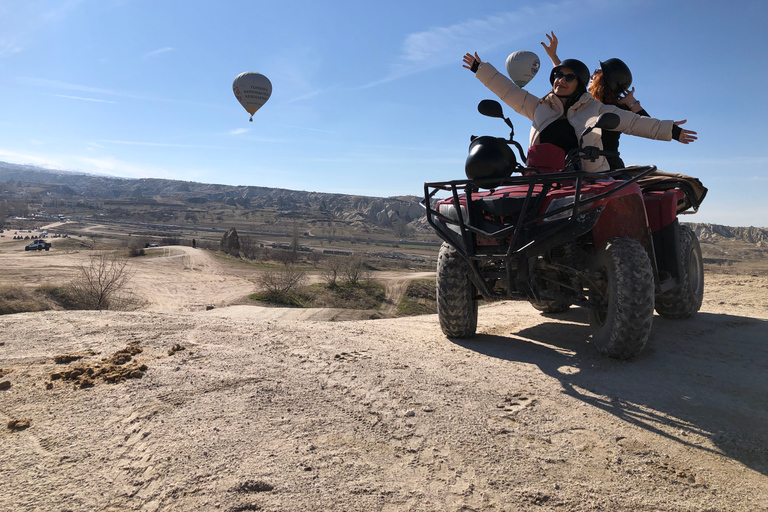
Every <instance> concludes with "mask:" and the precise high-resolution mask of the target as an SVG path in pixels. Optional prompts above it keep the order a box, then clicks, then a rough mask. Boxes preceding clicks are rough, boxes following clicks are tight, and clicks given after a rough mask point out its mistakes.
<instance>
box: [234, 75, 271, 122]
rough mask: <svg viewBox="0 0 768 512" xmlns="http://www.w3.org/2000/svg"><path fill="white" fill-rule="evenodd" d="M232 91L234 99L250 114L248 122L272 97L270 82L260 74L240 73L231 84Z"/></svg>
mask: <svg viewBox="0 0 768 512" xmlns="http://www.w3.org/2000/svg"><path fill="white" fill-rule="evenodd" d="M232 90H233V91H234V93H235V98H237V101H239V102H240V104H241V105H242V106H243V108H244V109H245V110H246V111H248V113H249V114H251V119H250V121H253V114H255V113H256V111H257V110H259V109H260V108H261V107H262V105H264V104H265V103H266V102H267V100H268V99H269V97H270V96H271V95H272V82H270V81H269V78H267V77H265V76H264V75H262V74H261V73H253V72H251V71H248V72H246V73H240V74H239V75H237V77H236V78H235V81H234V82H232Z"/></svg>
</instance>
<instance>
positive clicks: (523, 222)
mask: <svg viewBox="0 0 768 512" xmlns="http://www.w3.org/2000/svg"><path fill="white" fill-rule="evenodd" d="M521 170H524V171H526V172H534V173H535V174H531V175H528V176H515V177H510V178H504V179H498V178H494V179H487V180H454V181H444V182H428V183H425V184H424V200H423V201H422V203H421V204H422V206H423V207H424V208H425V210H426V215H427V222H429V224H430V225H431V226H432V228H434V230H435V232H436V233H437V234H438V236H439V237H440V238H442V239H443V240H444V241H445V242H447V243H448V244H450V245H451V246H453V247H454V248H455V249H456V250H457V251H458V253H459V254H460V255H461V256H462V257H463V258H464V259H466V261H467V263H468V266H469V268H470V270H471V273H470V277H471V278H472V281H473V282H474V283H475V285H476V286H477V289H478V291H479V292H480V293H481V294H482V295H483V296H485V297H487V298H493V297H500V296H501V294H499V293H498V292H495V291H493V290H492V289H491V287H489V286H488V283H487V282H486V280H485V278H483V276H482V273H481V271H480V268H479V263H480V262H482V261H483V260H485V261H488V260H497V261H498V260H503V262H504V267H505V270H506V272H505V274H506V275H505V278H506V284H507V286H506V289H507V294H508V295H510V296H511V295H513V294H520V293H523V292H522V291H521V290H519V288H518V286H516V285H515V283H516V282H517V283H519V284H520V285H522V286H523V287H524V288H525V293H526V294H527V295H529V296H532V297H535V298H539V297H540V296H541V294H540V293H539V292H538V290H537V287H536V286H534V284H533V283H532V282H531V279H532V276H531V275H530V271H529V268H528V261H529V259H530V258H532V257H535V256H537V255H539V254H543V253H545V252H546V251H548V250H550V249H552V248H554V247H558V246H560V245H563V244H565V243H566V242H569V241H572V240H575V239H576V238H578V237H579V236H581V235H583V234H585V233H588V232H589V231H590V230H591V229H592V228H593V227H594V226H595V224H596V223H597V221H598V219H599V218H600V212H601V211H602V206H597V207H594V206H593V204H594V203H595V202H597V201H600V200H602V199H605V198H607V197H609V196H611V195H613V194H615V193H616V192H618V191H620V190H622V189H624V188H626V187H628V186H630V185H632V184H633V183H635V182H637V181H638V180H639V179H641V178H643V177H645V176H647V175H649V174H651V173H652V172H654V171H655V170H656V167H655V166H653V165H649V166H646V167H645V168H643V170H642V171H640V172H638V173H637V174H636V175H635V176H633V177H632V178H631V179H627V180H620V181H618V180H617V181H616V186H614V187H612V188H611V189H610V190H608V191H606V192H603V193H601V194H598V195H595V196H592V197H589V198H586V199H584V200H582V199H581V191H582V188H583V183H584V180H588V181H598V180H605V179H606V178H611V177H614V176H619V175H621V174H622V172H623V171H622V170H621V169H618V170H615V171H609V172H603V173H590V172H586V171H570V172H559V173H550V174H541V173H539V172H538V171H537V170H536V169H521ZM564 182H565V183H568V182H573V183H574V185H575V193H574V202H573V203H572V204H568V205H566V206H563V207H561V208H558V209H555V210H552V211H548V212H546V213H541V214H539V213H538V212H540V211H541V208H542V205H543V203H544V201H545V199H546V196H547V193H548V192H549V191H550V190H552V189H553V188H554V189H557V188H561V187H562V185H563V183H564ZM508 186H519V187H520V186H526V187H527V192H526V195H525V197H524V199H523V201H522V206H521V209H520V210H519V213H518V220H517V221H516V222H514V223H513V224H511V225H507V226H503V227H501V228H500V229H496V230H493V231H487V230H486V229H482V228H480V227H479V220H480V219H478V218H477V217H478V216H480V217H482V216H483V214H482V213H481V212H478V211H477V208H476V207H474V206H473V200H472V195H473V194H475V193H477V192H479V191H480V189H488V190H491V191H493V190H495V189H498V188H499V187H508ZM537 187H538V188H539V191H538V192H537V190H536V189H537ZM521 188H522V187H521ZM441 190H442V191H445V192H450V194H451V195H452V198H453V201H452V204H453V205H454V207H455V211H456V216H457V219H452V218H449V217H447V216H445V215H443V214H441V213H440V212H439V211H438V210H436V209H435V208H433V207H432V203H433V198H434V196H435V194H437V193H438V192H439V191H441ZM460 193H464V195H465V196H464V206H465V208H466V210H462V208H460V205H462V199H461V198H460V197H459V194H460ZM464 211H466V216H467V218H466V219H465V218H464ZM568 211H570V212H571V214H570V215H569V216H568V218H567V219H563V220H554V221H552V220H551V221H547V222H546V224H548V225H550V226H551V227H550V228H549V229H543V230H535V229H534V228H535V227H536V226H537V225H539V224H541V225H544V224H543V223H542V221H543V220H544V219H546V218H548V217H552V216H555V215H557V214H560V213H562V212H568ZM516 213H517V211H516ZM436 220H439V221H440V223H438V222H436ZM450 225H453V226H457V228H458V233H456V232H455V231H454V230H453V229H451V228H450V227H449V226H450ZM457 235H458V236H457ZM510 235H511V237H510V239H509V242H508V247H507V248H506V252H505V253H504V254H501V253H494V252H488V251H487V250H480V247H502V248H503V246H478V245H477V244H476V239H477V236H480V237H484V238H487V239H494V238H495V239H497V240H500V239H503V238H505V237H507V236H510ZM650 249H651V252H652V251H653V249H652V248H650ZM515 260H516V262H515V263H516V264H514V265H513V261H515ZM518 263H519V264H518ZM654 266H655V265H654ZM513 270H517V275H513ZM546 295H549V294H548V293H547V294H546ZM571 301H573V299H571ZM582 305H586V304H582Z"/></svg>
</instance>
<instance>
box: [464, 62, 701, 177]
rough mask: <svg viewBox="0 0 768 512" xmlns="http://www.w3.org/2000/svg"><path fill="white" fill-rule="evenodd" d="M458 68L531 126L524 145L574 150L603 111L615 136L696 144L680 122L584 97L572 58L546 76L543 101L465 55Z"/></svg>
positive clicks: (592, 135)
mask: <svg viewBox="0 0 768 512" xmlns="http://www.w3.org/2000/svg"><path fill="white" fill-rule="evenodd" d="M463 60H464V67H465V68H467V69H469V70H471V71H473V72H474V73H475V74H476V76H477V78H478V80H480V81H481V82H482V83H483V84H484V85H485V86H486V87H488V89H490V90H491V91H492V92H493V93H494V94H496V95H497V96H498V97H499V98H500V99H501V100H502V101H503V102H504V103H506V104H507V105H509V106H510V107H512V108H513V109H514V110H515V112H517V113H518V114H521V115H523V116H525V117H527V118H528V119H530V120H531V121H532V122H533V125H532V127H531V135H530V146H535V145H537V144H543V143H550V144H554V145H556V146H558V147H560V148H561V149H562V150H563V151H564V152H565V153H568V151H569V150H571V149H574V148H576V147H578V145H579V139H580V138H581V137H582V136H583V135H584V132H585V131H586V130H587V128H588V127H590V126H592V125H594V123H595V121H597V118H598V117H599V116H600V115H601V114H604V113H606V112H612V113H614V114H616V115H618V116H619V118H620V120H621V121H620V123H619V126H618V127H617V128H616V131H619V132H622V133H626V134H629V135H637V136H639V137H645V138H648V139H656V140H672V138H675V140H677V141H679V142H681V143H683V144H688V143H689V142H693V141H694V140H696V132H694V131H691V130H684V129H682V128H680V127H679V126H677V125H678V124H680V123H682V122H683V121H680V122H674V121H662V120H659V119H654V118H652V117H642V116H638V115H636V114H633V113H632V112H629V111H626V110H622V109H620V108H618V107H615V106H613V105H605V104H603V103H600V102H599V101H597V100H595V99H594V98H592V96H591V95H590V94H589V93H587V83H588V82H589V69H588V68H587V67H586V65H584V63H582V62H581V61H578V60H576V59H566V60H564V61H562V62H561V64H560V65H559V66H555V67H554V68H553V69H552V72H551V74H550V78H549V81H550V83H551V84H552V92H550V93H549V94H547V95H546V96H545V97H544V98H538V97H536V96H534V95H533V94H530V93H529V92H527V91H525V90H523V89H521V88H520V87H518V86H517V85H515V84H514V82H512V81H511V80H510V79H509V78H507V77H506V76H505V75H503V74H502V73H499V72H498V71H497V70H496V68H494V67H493V66H492V65H491V64H489V63H487V62H482V61H481V60H480V57H479V56H478V55H477V53H475V54H474V55H472V54H470V53H467V54H466V55H465V56H464V59H463ZM601 135H602V134H601V131H600V130H599V129H595V130H592V131H591V132H589V133H588V134H586V135H584V141H583V144H584V146H596V147H598V148H601V149H602V147H603V146H602V140H601ZM582 164H583V168H584V170H585V171H589V172H599V171H607V170H608V169H609V165H608V162H607V161H606V160H605V158H603V157H600V158H598V159H597V160H596V161H594V162H590V161H588V160H586V161H584V162H582Z"/></svg>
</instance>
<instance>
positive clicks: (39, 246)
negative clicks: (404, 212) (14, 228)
mask: <svg viewBox="0 0 768 512" xmlns="http://www.w3.org/2000/svg"><path fill="white" fill-rule="evenodd" d="M50 248H51V244H50V243H49V242H46V241H45V240H35V241H34V242H32V243H31V244H29V245H27V246H25V247H24V250H25V251H42V250H43V249H45V250H46V251H47V250H49V249H50Z"/></svg>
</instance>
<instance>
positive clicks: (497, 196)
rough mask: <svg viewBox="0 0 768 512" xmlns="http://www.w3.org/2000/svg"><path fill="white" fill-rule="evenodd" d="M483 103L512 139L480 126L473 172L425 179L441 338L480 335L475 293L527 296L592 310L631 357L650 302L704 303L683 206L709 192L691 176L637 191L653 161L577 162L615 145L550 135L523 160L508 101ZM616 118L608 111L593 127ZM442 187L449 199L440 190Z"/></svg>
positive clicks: (609, 348) (599, 334) (668, 312)
mask: <svg viewBox="0 0 768 512" xmlns="http://www.w3.org/2000/svg"><path fill="white" fill-rule="evenodd" d="M478 110H479V111H480V113H481V114H483V115H486V116H490V117H499V118H501V119H504V121H505V122H506V124H507V125H508V126H509V127H510V128H511V129H512V133H511V135H510V138H509V140H505V139H502V138H496V137H490V136H483V137H475V136H473V137H472V139H471V140H472V142H471V144H470V147H469V156H468V157H467V162H466V166H465V170H466V173H467V176H468V178H469V179H466V180H456V181H445V182H431V183H425V184H424V201H423V202H422V205H423V206H424V207H425V209H426V214H427V220H428V222H429V224H430V225H431V226H432V227H433V228H434V229H435V231H436V232H437V234H438V236H440V238H442V239H443V241H444V243H443V245H442V247H441V248H440V254H439V257H438V263H437V311H438V317H439V320H440V326H441V327H442V330H443V332H444V333H445V334H446V336H449V337H455V338H470V337H472V336H474V335H475V332H476V330H477V305H478V301H479V300H480V299H482V298H485V299H490V300H494V299H505V298H515V297H521V296H522V297H526V298H527V299H528V300H529V301H530V303H531V304H532V305H533V307H534V308H536V309H538V310H540V311H543V312H545V313H558V312H563V311H565V310H567V309H568V308H569V307H570V306H571V305H576V306H581V307H584V308H587V309H589V314H590V323H591V325H592V326H593V343H594V345H595V347H596V348H597V350H598V351H600V352H601V353H602V354H604V355H607V356H609V357H615V358H620V359H627V358H630V357H632V356H634V355H636V354H638V353H639V352H640V351H641V350H642V349H643V347H644V346H645V344H646V343H647V341H648V337H649V335H650V333H651V325H652V323H653V311H654V308H655V309H656V311H657V312H658V313H659V314H660V315H661V316H664V317H666V318H688V317H691V316H693V315H694V314H695V313H696V312H697V311H698V310H699V308H700V306H701V301H702V297H703V291H704V269H703V265H702V258H701V248H700V247H699V241H698V239H697V238H696V235H695V234H694V232H693V231H692V230H691V229H690V228H688V227H687V226H685V225H681V224H680V223H678V220H677V216H678V213H681V212H683V211H685V210H688V209H690V208H693V209H694V211H695V210H696V209H698V206H699V204H700V202H701V199H703V195H702V196H700V197H697V196H696V194H695V193H693V191H692V190H691V189H690V185H688V184H687V183H685V182H684V181H680V182H673V183H672V184H670V183H669V182H665V183H663V184H662V186H660V187H653V186H652V187H647V188H644V189H641V187H640V186H639V185H638V181H641V180H643V178H646V177H647V176H649V175H650V174H651V173H653V172H654V171H655V170H656V167H655V166H652V165H651V166H644V167H630V168H627V169H618V170H611V171H607V172H601V173H590V172H586V171H583V170H581V168H582V166H581V161H582V159H591V160H592V161H594V160H595V159H596V158H598V157H599V156H601V155H603V156H608V155H611V154H613V155H616V153H608V152H606V151H602V150H599V149H598V148H596V147H580V148H578V149H575V150H573V151H571V152H570V153H569V154H568V155H567V156H565V158H563V151H562V150H560V149H559V148H557V147H555V146H551V145H549V144H545V145H542V146H536V147H534V148H531V150H530V151H529V155H528V159H527V160H526V157H525V155H524V154H523V150H522V148H521V146H520V144H519V143H517V142H515V141H514V140H513V137H514V128H513V126H512V123H511V122H510V121H509V119H507V118H505V117H504V114H503V111H502V108H501V105H500V104H499V103H498V102H496V101H493V100H483V101H482V102H480V105H478ZM618 122H619V118H618V116H616V115H615V114H604V115H603V116H601V117H600V119H599V120H598V121H597V123H596V124H595V125H594V126H593V127H590V128H588V129H587V132H589V131H591V130H592V129H595V128H599V129H611V128H616V127H617V126H618ZM587 132H585V134H586V133H587ZM582 140H583V136H582ZM510 145H514V146H515V147H516V148H517V150H518V152H519V154H520V158H521V160H522V161H523V162H526V161H527V166H523V165H521V164H519V163H518V162H517V159H516V157H515V153H514V151H513V150H512V148H510ZM580 146H581V144H580ZM552 149H554V151H552ZM558 152H559V154H558ZM514 173H519V174H520V175H519V176H512V174H514ZM441 191H442V192H447V193H448V197H446V198H442V199H439V198H437V197H436V195H437V194H438V192H441Z"/></svg>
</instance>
